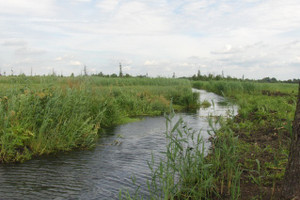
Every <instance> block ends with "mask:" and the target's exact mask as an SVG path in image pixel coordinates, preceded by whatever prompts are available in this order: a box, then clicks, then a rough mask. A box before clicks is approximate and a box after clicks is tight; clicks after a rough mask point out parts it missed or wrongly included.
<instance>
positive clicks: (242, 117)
mask: <svg viewBox="0 0 300 200" xmlns="http://www.w3.org/2000/svg"><path fill="white" fill-rule="evenodd" d="M192 83H193V87H196V88H198V89H205V90H208V91H211V92H215V93H217V94H220V95H223V96H225V97H227V100H229V101H232V102H234V103H235V104H237V105H238V106H239V111H238V115H237V116H235V117H233V118H229V119H227V120H225V121H223V120H222V119H221V120H220V121H217V123H220V125H221V128H220V129H218V130H217V129H215V128H213V132H211V136H212V138H211V143H212V149H211V150H210V151H209V154H208V155H207V156H206V155H205V153H204V152H206V151H207V150H205V149H204V148H203V141H202V139H201V138H200V137H199V135H198V133H195V132H191V130H190V129H188V128H187V127H186V126H185V125H184V124H183V122H182V120H179V121H177V122H176V123H175V124H174V125H172V114H171V115H170V116H166V123H167V126H166V127H167V130H166V140H167V145H166V151H165V152H164V154H165V155H166V157H165V158H164V159H161V160H160V161H159V163H155V162H154V160H155V159H154V158H153V159H152V161H150V162H149V167H150V169H151V171H152V180H151V181H150V182H149V184H148V185H149V191H150V199H240V198H241V199H272V198H275V197H276V195H278V194H276V186H277V185H280V181H281V180H282V178H283V174H284V169H285V166H286V162H287V158H288V147H289V143H290V139H289V138H290V136H291V130H292V123H291V122H292V120H293V117H294V116H293V115H294V112H295V106H296V98H297V96H296V95H297V94H295V91H297V87H298V86H297V85H296V84H285V83H276V84H274V83H272V84H268V83H255V82H244V81H243V82H242V81H207V82H205V81H195V82H192ZM210 123H211V127H214V124H213V122H212V121H211V122H210ZM191 141H193V142H192V143H191ZM190 147H192V148H190ZM120 199H140V196H139V195H138V191H137V192H136V193H135V194H134V195H130V194H129V193H128V192H127V193H122V192H121V193H120Z"/></svg>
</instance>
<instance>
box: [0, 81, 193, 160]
mask: <svg viewBox="0 0 300 200" xmlns="http://www.w3.org/2000/svg"><path fill="white" fill-rule="evenodd" d="M0 88H1V89H0V119H1V120H0V163H1V162H4V163H7V162H22V161H25V160H28V159H30V158H31V157H32V156H38V155H42V154H50V153H55V152H58V151H69V150H72V149H78V148H79V149H86V148H92V147H93V146H94V145H95V142H96V139H97V138H98V136H99V134H100V131H99V130H101V129H102V128H105V127H110V126H113V125H116V124H120V123H124V122H126V121H128V120H127V119H129V118H130V117H134V116H140V115H161V114H162V113H164V112H166V111H167V110H168V108H169V104H170V102H171V100H172V101H173V104H175V108H176V109H178V110H181V109H193V108H195V107H197V105H196V104H197V98H198V95H195V94H193V93H192V91H191V84H190V82H189V81H186V80H176V79H163V78H156V79H151V78H100V77H69V78H63V77H53V76H47V77H26V76H19V77H16V76H15V77H0Z"/></svg>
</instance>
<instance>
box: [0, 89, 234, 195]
mask: <svg viewBox="0 0 300 200" xmlns="http://www.w3.org/2000/svg"><path fill="white" fill-rule="evenodd" d="M196 91H198V92H200V101H203V100H208V101H209V102H211V101H213V102H214V103H213V105H212V106H211V107H209V108H207V109H200V110H199V111H198V112H197V113H193V114H189V113H182V114H179V115H180V116H182V117H183V119H184V121H185V122H187V124H188V125H189V127H191V128H193V129H194V130H200V129H201V130H202V131H201V134H202V136H203V137H204V139H205V140H207V139H208V134H207V130H208V129H209V126H208V122H207V116H208V115H209V114H211V115H213V116H218V115H226V114H227V113H228V110H231V111H232V112H236V110H237V109H236V107H233V106H230V105H228V104H226V103H224V101H225V100H224V98H222V97H220V96H218V95H215V94H213V93H208V92H205V91H203V90H196ZM179 115H178V116H179ZM165 129H166V127H165V118H164V117H144V118H143V120H141V121H138V122H133V123H129V124H125V125H120V126H117V127H115V128H113V129H112V130H111V131H109V132H108V133H107V134H106V135H105V136H104V137H102V138H101V139H100V140H99V142H98V144H97V146H96V148H95V149H93V150H91V151H73V152H68V153H60V154H58V155H52V156H46V157H41V158H37V159H33V160H30V161H27V162H25V163H22V164H9V165H0V199H118V193H119V191H120V189H121V188H123V189H124V188H125V189H128V190H129V191H133V190H134V189H135V188H136V186H134V185H133V184H132V180H131V177H132V176H133V175H134V176H135V177H136V181H137V184H141V191H142V192H144V194H147V192H146V190H147V189H146V188H147V186H146V180H148V179H149V178H150V170H149V168H148V165H147V161H150V159H151V152H153V154H154V155H156V157H160V156H162V154H161V153H160V152H162V151H164V150H165V144H166V141H165V137H164V131H165ZM207 145H209V143H208V142H207Z"/></svg>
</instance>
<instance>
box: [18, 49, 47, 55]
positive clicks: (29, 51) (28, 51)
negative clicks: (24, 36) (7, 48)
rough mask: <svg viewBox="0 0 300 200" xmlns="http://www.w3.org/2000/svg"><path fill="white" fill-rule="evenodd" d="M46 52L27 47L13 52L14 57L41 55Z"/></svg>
mask: <svg viewBox="0 0 300 200" xmlns="http://www.w3.org/2000/svg"><path fill="white" fill-rule="evenodd" d="M45 53H46V51H45V50H43V49H36V48H28V47H21V48H18V49H16V50H15V54H16V55H31V56H34V55H41V54H45Z"/></svg>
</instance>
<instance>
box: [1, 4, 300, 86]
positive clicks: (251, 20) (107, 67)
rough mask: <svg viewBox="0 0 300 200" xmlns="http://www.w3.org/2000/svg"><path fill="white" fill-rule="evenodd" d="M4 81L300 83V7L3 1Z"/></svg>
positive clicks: (2, 54) (2, 67) (2, 52)
mask: <svg viewBox="0 0 300 200" xmlns="http://www.w3.org/2000/svg"><path fill="white" fill-rule="evenodd" d="M0 8H1V9H0V73H1V74H4V73H5V74H6V75H10V74H15V75H17V74H22V73H24V74H26V75H30V74H33V75H42V74H46V75H47V74H52V73H53V72H55V73H56V74H59V75H60V74H62V75H66V76H69V75H70V74H71V73H74V74H75V75H79V74H81V73H83V69H84V66H86V68H87V72H88V73H89V74H92V73H99V72H102V73H104V74H112V73H116V74H118V73H119V63H120V62H121V63H122V69H123V73H124V74H126V73H128V74H131V75H145V74H148V75H149V76H151V77H157V76H162V77H171V76H172V75H173V73H175V75H176V76H177V77H180V76H192V75H193V74H196V73H197V71H198V70H200V72H201V74H208V73H211V74H215V75H218V74H222V72H223V73H224V75H225V76H228V75H229V76H232V77H237V78H241V77H242V76H243V75H244V77H245V78H250V79H261V78H264V77H275V78H277V79H279V80H287V79H293V78H300V12H299V10H300V2H299V0H284V1H282V0H0Z"/></svg>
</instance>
